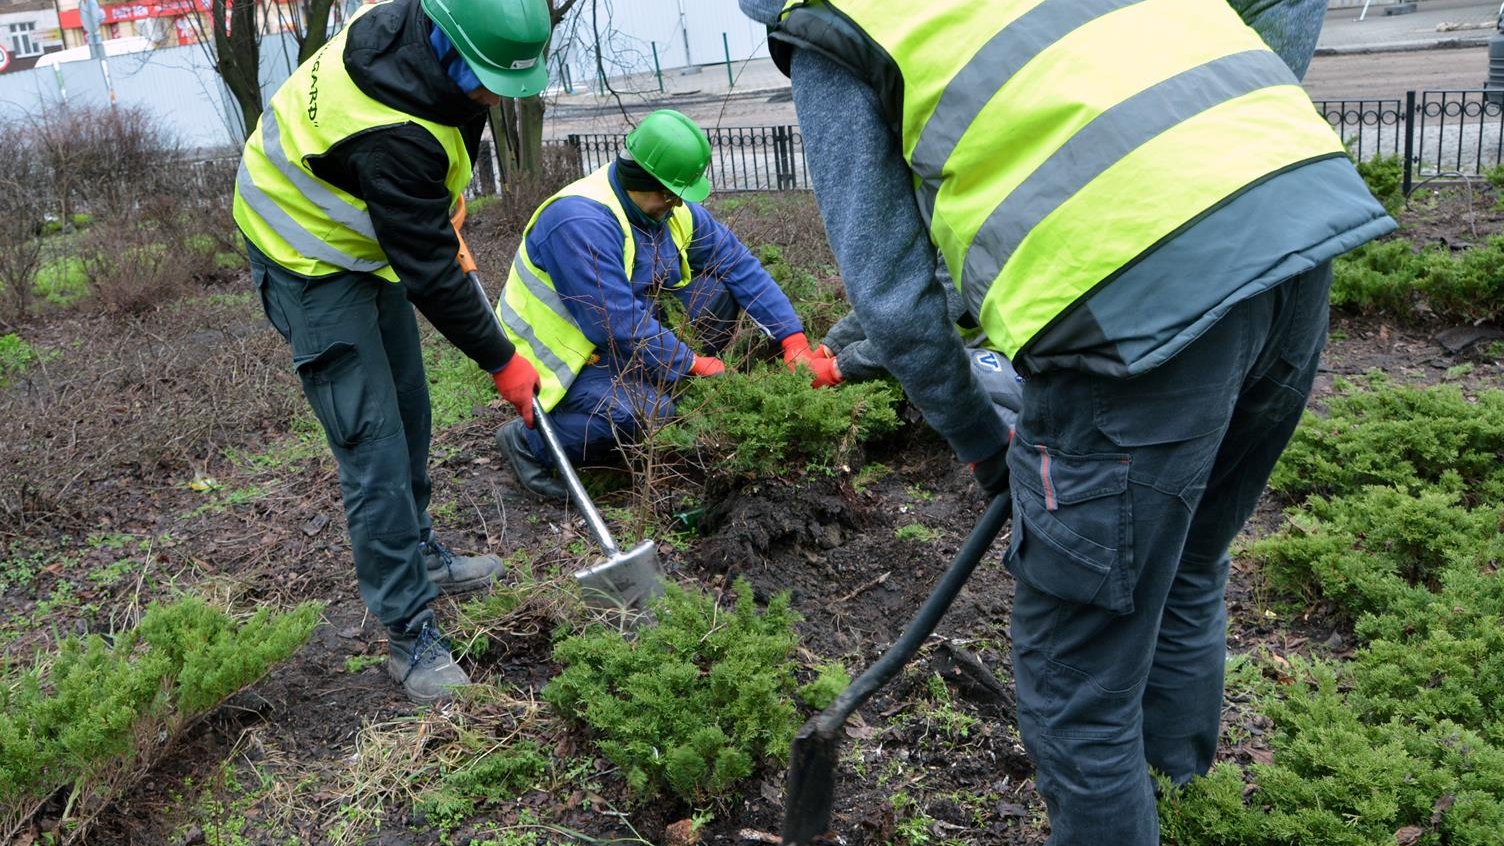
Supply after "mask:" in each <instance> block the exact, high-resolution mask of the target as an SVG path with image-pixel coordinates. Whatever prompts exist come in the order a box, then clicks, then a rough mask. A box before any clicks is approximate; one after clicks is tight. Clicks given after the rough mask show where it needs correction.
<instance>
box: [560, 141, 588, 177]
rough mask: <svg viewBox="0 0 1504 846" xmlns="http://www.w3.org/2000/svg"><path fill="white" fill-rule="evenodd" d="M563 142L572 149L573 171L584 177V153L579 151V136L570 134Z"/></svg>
mask: <svg viewBox="0 0 1504 846" xmlns="http://www.w3.org/2000/svg"><path fill="white" fill-rule="evenodd" d="M565 141H567V142H568V143H569V146H570V147H572V148H574V164H575V170H576V171H577V172H578V173H579V174H580V175H581V176H583V175H585V173H586V170H585V151H584V150H582V149H580V136H578V135H575V134H573V133H570V135H569V137H568V138H566V139H565Z"/></svg>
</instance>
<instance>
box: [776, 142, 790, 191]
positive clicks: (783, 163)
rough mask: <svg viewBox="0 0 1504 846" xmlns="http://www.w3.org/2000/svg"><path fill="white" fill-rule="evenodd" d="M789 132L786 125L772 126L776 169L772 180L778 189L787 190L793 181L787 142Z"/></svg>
mask: <svg viewBox="0 0 1504 846" xmlns="http://www.w3.org/2000/svg"><path fill="white" fill-rule="evenodd" d="M790 135H791V133H790V132H789V128H788V127H787V126H775V127H773V162H774V166H775V167H776V169H777V171H776V172H777V180H776V181H775V182H774V184H775V185H777V186H778V190H780V191H784V190H787V189H788V187H789V185H790V183H792V182H793V181H794V167H793V156H792V154H791V152H792V151H791V149H790V148H791V147H792V146H793V145H792V144H790V143H789V137H790Z"/></svg>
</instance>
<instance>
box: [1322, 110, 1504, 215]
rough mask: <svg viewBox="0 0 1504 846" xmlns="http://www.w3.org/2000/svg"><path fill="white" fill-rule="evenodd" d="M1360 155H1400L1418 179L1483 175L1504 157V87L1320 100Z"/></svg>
mask: <svg viewBox="0 0 1504 846" xmlns="http://www.w3.org/2000/svg"><path fill="white" fill-rule="evenodd" d="M1316 108H1317V109H1318V110H1319V111H1320V112H1321V113H1322V114H1323V115H1324V116H1325V117H1326V119H1327V121H1328V122H1329V123H1331V124H1332V127H1333V128H1334V129H1336V130H1337V134H1338V135H1340V136H1342V140H1343V141H1345V142H1346V143H1347V145H1348V148H1349V149H1350V150H1352V152H1353V155H1354V156H1356V157H1357V158H1358V159H1359V160H1366V159H1371V158H1374V157H1376V156H1396V157H1398V158H1399V160H1400V165H1401V167H1402V168H1403V170H1404V184H1403V188H1404V190H1405V193H1407V194H1408V193H1409V192H1410V189H1411V188H1413V187H1414V186H1415V183H1416V182H1417V181H1418V180H1425V179H1435V178H1446V177H1456V178H1467V177H1473V176H1482V175H1483V174H1485V173H1487V172H1488V171H1489V170H1491V169H1493V168H1495V167H1498V166H1499V164H1500V163H1501V161H1504V91H1485V90H1482V89H1448V90H1438V91H1407V92H1405V97H1404V99H1402V100H1377V99H1376V100H1318V101H1316Z"/></svg>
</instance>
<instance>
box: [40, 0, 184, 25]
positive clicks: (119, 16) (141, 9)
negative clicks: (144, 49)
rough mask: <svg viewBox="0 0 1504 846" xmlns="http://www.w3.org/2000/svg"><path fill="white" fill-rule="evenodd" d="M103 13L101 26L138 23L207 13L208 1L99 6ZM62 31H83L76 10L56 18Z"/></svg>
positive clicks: (165, 0) (158, 0) (164, 0)
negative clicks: (146, 20) (150, 19)
mask: <svg viewBox="0 0 1504 846" xmlns="http://www.w3.org/2000/svg"><path fill="white" fill-rule="evenodd" d="M100 11H102V12H103V13H104V20H103V21H101V23H102V24H112V23H120V22H121V21H139V20H142V19H145V18H179V17H182V16H183V15H190V14H193V13H194V12H207V11H209V0H155V2H151V3H117V4H115V5H113V6H100ZM58 22H59V23H60V24H61V25H62V28H63V29H83V27H84V24H83V19H82V17H80V15H79V13H78V10H77V9H69V10H68V11H66V12H63V13H62V14H61V15H59V16H58Z"/></svg>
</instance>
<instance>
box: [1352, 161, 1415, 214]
mask: <svg viewBox="0 0 1504 846" xmlns="http://www.w3.org/2000/svg"><path fill="white" fill-rule="evenodd" d="M1355 164H1356V166H1357V168H1358V175H1359V176H1361V177H1363V182H1364V183H1366V184H1367V185H1368V190H1369V191H1371V192H1372V193H1373V196H1374V199H1376V200H1378V201H1379V202H1380V203H1382V204H1383V206H1384V208H1385V210H1386V211H1388V212H1389V213H1390V214H1394V213H1395V212H1397V211H1399V209H1400V206H1402V205H1404V204H1405V193H1404V190H1403V189H1404V185H1405V182H1404V177H1405V169H1404V166H1403V165H1402V164H1401V162H1400V157H1399V156H1375V157H1374V158H1371V159H1368V160H1367V161H1360V162H1355Z"/></svg>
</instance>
